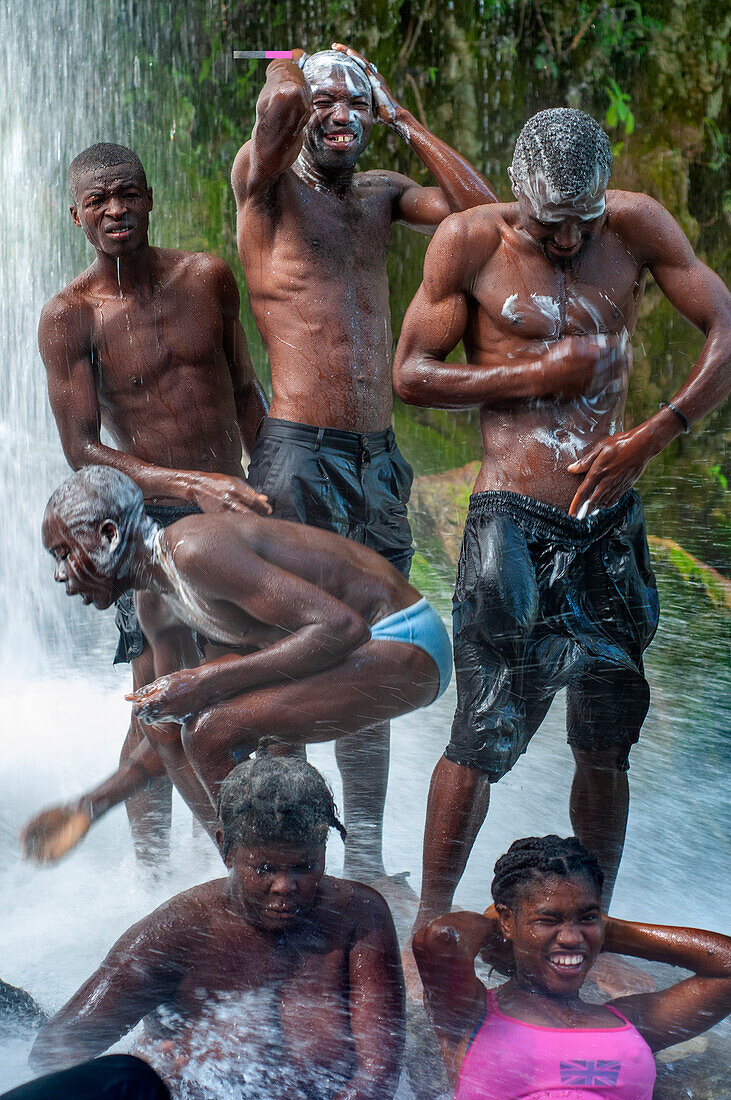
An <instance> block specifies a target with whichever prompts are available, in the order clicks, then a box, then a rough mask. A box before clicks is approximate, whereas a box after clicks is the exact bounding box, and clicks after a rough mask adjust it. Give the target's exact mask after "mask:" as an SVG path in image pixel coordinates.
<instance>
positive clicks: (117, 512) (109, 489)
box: [46, 466, 145, 531]
mask: <svg viewBox="0 0 731 1100" xmlns="http://www.w3.org/2000/svg"><path fill="white" fill-rule="evenodd" d="M46 512H55V513H56V515H57V516H58V517H59V519H62V520H63V522H64V523H65V524H66V526H67V527H68V528H69V530H71V531H74V530H75V529H77V528H81V527H85V528H90V527H95V526H97V525H98V524H100V523H104V521H105V520H107V519H111V520H112V521H113V522H114V523H116V524H117V526H118V527H126V526H127V525H128V524H130V522H132V523H139V522H140V520H141V519H142V517H143V515H144V514H145V498H144V497H143V495H142V490H141V489H140V488H139V487H138V486H137V485H136V484H135V483H134V481H133V480H132V478H131V477H127V475H126V474H123V473H122V472H121V470H115V469H114V468H113V467H112V466H82V467H81V469H80V470H77V471H76V473H75V474H72V475H71V477H69V478H67V479H66V481H64V482H63V483H62V484H61V485H59V487H58V489H56V492H55V493H53V495H52V496H51V498H50V500H49V501H48V504H47V505H46Z"/></svg>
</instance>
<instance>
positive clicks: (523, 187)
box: [508, 107, 612, 222]
mask: <svg viewBox="0 0 731 1100" xmlns="http://www.w3.org/2000/svg"><path fill="white" fill-rule="evenodd" d="M611 174H612V148H611V145H610V144H609V139H608V137H607V135H606V134H605V133H604V131H603V130H602V128H601V126H599V124H598V123H597V122H595V120H594V119H593V118H591V116H590V115H587V114H585V112H584V111H577V110H574V109H573V108H571V107H552V108H550V109H549V110H547V111H539V112H538V114H536V115H534V116H533V117H532V118H531V119H529V120H528V122H527V123H526V124H525V126H524V127H523V129H522V130H521V132H520V134H519V135H518V140H517V141H516V143H515V152H514V154H513V163H512V165H511V167H510V168H509V169H508V175H509V176H510V182H511V184H512V187H513V193H514V194H515V196H516V198H518V199H519V198H520V196H521V195H525V197H526V198H527V199H528V201H529V202H530V204H531V206H532V208H533V211H534V213H535V216H536V218H538V219H539V220H540V221H544V222H552V221H561V220H562V219H563V218H564V217H566V216H567V215H573V216H575V217H576V216H578V217H580V218H581V219H583V220H587V221H588V220H591V219H593V218H597V217H599V216H600V215H601V214H603V213H604V206H605V198H604V196H605V192H606V189H607V185H608V183H609V178H610V176H611Z"/></svg>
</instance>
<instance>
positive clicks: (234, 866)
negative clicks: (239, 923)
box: [225, 841, 325, 933]
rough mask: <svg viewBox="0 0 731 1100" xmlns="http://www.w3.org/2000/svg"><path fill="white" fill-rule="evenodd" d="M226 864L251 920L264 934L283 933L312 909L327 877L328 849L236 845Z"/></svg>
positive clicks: (283, 844)
mask: <svg viewBox="0 0 731 1100" xmlns="http://www.w3.org/2000/svg"><path fill="white" fill-rule="evenodd" d="M225 862H226V866H227V867H228V868H229V870H230V871H231V872H232V874H233V877H234V879H235V881H236V884H237V886H238V894H239V898H240V900H241V901H242V903H243V906H244V910H245V912H246V916H247V918H248V919H249V920H250V921H251V923H252V924H254V925H256V927H258V928H261V929H263V930H264V931H267V932H279V933H281V932H284V931H286V930H288V929H290V928H292V927H294V926H296V925H297V924H298V923H299V922H300V921H301V920H302V918H303V917H305V916H306V915H307V913H308V912H309V911H310V910H311V909H312V907H313V905H314V903H315V898H316V896H317V890H318V887H319V885H320V880H321V879H322V876H323V874H324V873H325V845H324V844H321V845H317V846H316V847H302V845H299V844H294V843H289V842H285V841H269V842H268V843H261V844H236V845H235V846H234V847H233V848H232V849H231V850H230V851H229V853H228V855H227V856H226V861H225Z"/></svg>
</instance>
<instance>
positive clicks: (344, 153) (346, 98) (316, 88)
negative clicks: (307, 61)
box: [304, 64, 375, 171]
mask: <svg viewBox="0 0 731 1100" xmlns="http://www.w3.org/2000/svg"><path fill="white" fill-rule="evenodd" d="M353 70H354V66H353V65H338V64H330V65H325V64H322V65H319V66H317V68H316V69H315V71H314V72H313V73H311V74H309V75H308V74H307V73H306V74H305V75H307V78H308V81H309V84H310V88H311V90H312V107H313V111H312V115H311V116H310V119H309V121H308V123H307V126H306V127H305V133H304V147H305V149H306V151H307V152H308V153H309V155H310V157H311V159H312V160H313V161H314V163H316V164H317V165H318V166H320V167H322V168H324V169H326V170H329V171H338V170H339V169H342V168H344V167H352V166H353V165H354V164H355V162H356V160H357V159H358V157H359V156H360V154H361V153H362V152H363V150H364V149H365V147H366V145H367V144H368V139H369V137H370V133H371V127H372V126H373V123H374V121H375V118H374V115H373V106H372V103H373V99H372V94H371V90H370V85H369V84H368V80H367V77H366V75H365V73H363V74H362V79H359V77H360V74H358V73H355V72H354V71H353Z"/></svg>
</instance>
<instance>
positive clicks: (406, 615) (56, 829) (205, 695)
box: [22, 466, 452, 862]
mask: <svg viewBox="0 0 731 1100" xmlns="http://www.w3.org/2000/svg"><path fill="white" fill-rule="evenodd" d="M43 542H44V545H45V547H46V549H47V550H48V551H49V552H50V553H51V554H52V555H53V557H54V559H55V561H56V568H55V577H56V580H57V581H58V582H59V583H61V584H64V585H65V587H66V591H67V593H68V595H70V596H74V595H81V596H82V598H83V600H84V602H85V603H93V604H94V605H95V606H96V607H98V608H105V607H109V606H110V604H111V603H112V601H113V600H114V599H115V598H116V597H117V596H118V595H119V593H120V592H125V591H128V590H129V589H134V590H136V592H137V593H138V596H137V599H136V607H137V611H138V614H139V616H140V621H141V624H142V627H143V630H144V633H145V636H146V637H147V638H148V639H149V642H150V645H151V648H152V656H153V663H154V671H155V676H156V677H157V678H156V679H155V681H154V682H153V683H152V684H149V685H148V686H147V687H143V688H140V689H139V690H137V691H135V692H133V694H132V695H130V696H128V698H130V699H131V700H132V701H133V702H134V704H135V711H136V714H137V716H138V717H139V718H140V719H141V720H142V721H143V722H144V724H145V727H144V728H145V734H146V737H145V741H144V742H143V743H141V745H140V746H139V747H138V748H137V749H136V750H135V751H134V752H132V753H131V754H130V756H129V757H128V759H127V761H126V762H125V763H124V765H123V766H122V767H121V768H120V769H119V770H118V772H117V773H115V775H114V776H112V778H111V779H110V780H108V781H107V782H106V783H105V784H102V786H101V787H100V788H98V789H97V791H96V792H91V793H90V794H88V795H85V796H84V799H83V800H82V801H81V802H77V803H72V804H71V805H70V806H66V807H62V808H60V809H57V808H55V809H52V810H47V811H45V812H44V813H42V814H40V815H39V817H37V818H36V819H35V820H34V821H33V822H31V823H30V825H28V826H27V827H26V829H25V831H24V833H23V838H22V844H23V847H24V849H25V852H26V854H27V855H29V856H30V857H31V858H35V859H37V860H39V861H41V862H42V861H44V860H48V859H55V858H58V856H59V855H62V854H63V853H64V852H65V851H67V850H68V848H69V847H71V846H72V845H73V844H74V843H75V842H76V841H77V840H78V839H80V837H81V836H83V835H84V833H85V832H86V830H87V829H88V828H89V825H90V824H91V822H92V821H93V820H96V819H98V818H99V817H100V816H101V814H102V813H104V812H106V810H107V809H109V808H111V806H113V805H116V804H117V803H118V802H120V801H122V800H123V799H126V798H128V797H129V796H130V795H131V794H134V792H135V790H136V789H138V788H139V786H140V785H141V784H144V783H145V782H146V781H147V779H148V777H149V774H150V768H152V769H153V774H156V771H155V769H156V767H157V765H158V763H159V761H162V762H163V763H164V765H165V768H166V770H167V774H168V776H169V778H170V779H171V780H172V782H174V783H175V785H176V786H177V787H178V789H179V791H180V793H181V794H182V796H183V798H185V800H186V801H187V802H188V805H189V806H190V807H191V809H192V810H193V811H194V813H195V814H196V815H197V817H198V818H199V820H200V821H201V822H202V824H203V825H204V826H205V827H206V828H207V829H208V831H209V832H210V833H211V835H212V834H213V833H214V832H215V828H216V814H215V800H216V794H217V791H218V785H219V784H220V782H221V780H222V779H223V778H224V776H225V775H227V774H228V772H229V771H230V770H231V768H232V767H233V765H234V764H235V763H236V762H237V761H238V760H241V758H242V756H243V757H245V756H248V755H249V753H251V752H253V751H254V749H255V748H256V746H257V744H258V742H259V740H260V739H261V738H262V737H265V736H271V735H276V737H277V738H279V739H280V740H284V741H288V742H291V743H293V744H298V745H299V744H304V743H305V742H315V741H329V740H333V739H335V738H337V737H341V736H342V735H343V734H347V733H352V732H354V731H356V730H360V729H363V728H364V727H366V726H368V725H370V724H371V723H373V722H376V721H389V720H390V719H391V718H395V717H396V716H397V715H399V714H405V713H407V712H408V711H411V710H415V709H416V708H418V707H422V706H427V705H428V704H429V703H431V702H432V701H433V700H434V699H435V698H437V696H438V695H440V694H441V693H442V692H443V691H444V690H446V687H447V684H448V683H449V678H450V676H451V671H452V654H451V646H450V641H449V636H448V634H447V632H446V630H445V629H444V625H443V623H442V621H441V619H440V618H439V616H438V615H437V613H436V611H434V609H433V608H432V607H431V606H430V605H429V604H428V603H427V601H426V600H424V599H421V598H420V597H419V593H418V592H417V591H416V589H415V588H412V587H411V585H410V584H409V583H408V581H407V580H406V579H405V578H404V577H402V576H401V574H400V573H399V572H398V571H397V570H396V569H394V567H393V566H392V565H390V564H389V563H388V562H387V561H385V559H384V558H382V557H381V556H380V555H378V554H376V553H374V552H373V551H372V550H368V549H367V548H366V547H363V546H358V545H356V544H353V543H350V542H347V541H346V540H345V539H343V538H341V537H340V536H339V535H335V534H333V533H332V532H330V531H322V530H316V529H314V528H309V527H307V528H303V527H302V526H300V525H298V524H293V523H289V522H287V521H286V520H275V519H273V518H269V517H266V518H265V517H262V516H259V515H256V514H255V513H254V512H245V513H242V514H241V515H229V514H227V513H218V514H216V515H191V516H187V517H186V518H184V519H181V520H179V521H178V522H177V523H174V524H172V525H171V526H169V527H167V528H161V527H159V526H158V525H157V524H155V523H154V522H153V521H152V520H151V519H150V518H149V516H147V515H146V513H145V508H144V501H143V497H142V493H141V491H140V490H139V489H138V488H137V486H136V485H135V483H134V482H133V481H131V480H130V478H128V477H126V476H125V475H124V474H122V473H121V472H119V471H116V470H112V469H110V468H109V467H104V466H87V467H84V468H83V469H82V470H80V471H79V472H78V473H76V474H74V475H73V476H72V477H71V478H69V480H68V481H66V482H64V484H63V485H62V486H61V487H60V488H59V489H58V490H57V491H56V492H55V493H54V495H53V496H52V497H51V499H50V501H49V502H48V505H47V507H46V512H45V515H44V520H43ZM191 628H193V629H195V630H197V631H199V632H200V633H201V634H203V635H205V637H206V638H208V639H210V640H211V641H212V642H214V643H216V644H218V645H221V646H225V647H226V648H227V649H228V650H229V651H230V650H236V651H238V652H235V653H232V652H228V653H226V654H224V655H223V656H219V657H215V658H213V659H211V660H209V661H207V662H206V663H204V664H202V665H200V666H199V667H197V668H192V667H190V666H191V665H192V664H193V663H194V661H193V660H192V659H191V655H190V649H191V646H192V636H191Z"/></svg>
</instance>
